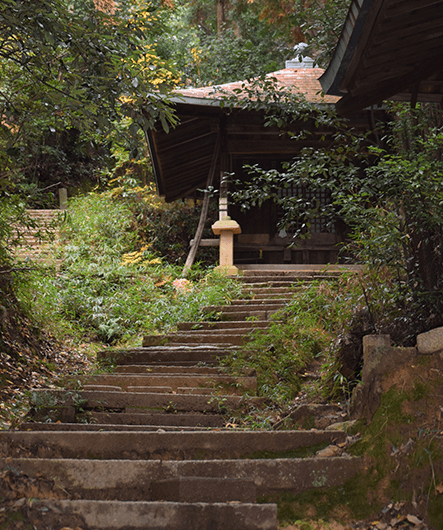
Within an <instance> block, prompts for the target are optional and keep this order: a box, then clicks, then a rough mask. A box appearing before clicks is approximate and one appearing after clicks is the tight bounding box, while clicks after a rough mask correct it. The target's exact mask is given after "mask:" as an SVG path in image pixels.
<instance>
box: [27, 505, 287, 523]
mask: <svg viewBox="0 0 443 530" xmlns="http://www.w3.org/2000/svg"><path fill="white" fill-rule="evenodd" d="M27 514H28V517H30V518H31V519H32V518H33V519H35V520H40V519H41V517H42V516H43V517H44V516H45V515H42V514H46V517H47V518H50V517H51V515H52V517H55V519H56V520H57V522H58V526H59V527H61V526H67V525H70V526H72V527H79V528H82V530H122V529H124V530H184V529H188V528H189V529H196V530H197V529H198V530H239V529H241V530H277V506H276V505H275V504H246V503H244V504H240V503H175V502H121V501H95V500H34V499H33V500H32V503H30V504H29V506H28V507H27Z"/></svg>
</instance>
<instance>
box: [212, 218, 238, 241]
mask: <svg viewBox="0 0 443 530" xmlns="http://www.w3.org/2000/svg"><path fill="white" fill-rule="evenodd" d="M211 228H212V231H213V232H214V234H215V235H216V236H219V235H220V234H221V233H222V232H225V231H226V232H232V233H233V234H241V228H240V225H239V224H238V223H237V221H234V220H233V219H231V218H230V217H229V216H226V217H223V219H220V220H219V221H216V222H215V223H214V224H213V225H212V227H211Z"/></svg>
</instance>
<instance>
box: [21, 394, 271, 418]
mask: <svg viewBox="0 0 443 530" xmlns="http://www.w3.org/2000/svg"><path fill="white" fill-rule="evenodd" d="M248 402H249V403H251V405H254V406H256V407H261V406H262V405H263V404H264V399H263V398H258V397H249V398H248ZM243 403H244V398H243V397H240V396H233V395H219V396H213V397H210V396H199V395H194V394H160V393H143V392H106V391H103V392H102V391H94V390H83V391H75V392H74V391H65V390H46V389H38V390H33V391H32V393H31V404H32V406H33V407H35V409H36V410H37V411H39V410H41V411H42V414H44V413H46V411H49V410H57V408H62V407H68V408H72V409H74V408H75V407H77V409H78V408H81V409H96V410H102V411H106V409H109V410H110V411H115V410H121V411H122V410H125V411H128V409H129V410H130V411H131V412H141V411H143V410H145V411H146V412H150V409H153V410H157V411H163V412H179V411H180V412H220V411H224V410H233V409H236V408H237V407H239V406H240V405H241V404H243Z"/></svg>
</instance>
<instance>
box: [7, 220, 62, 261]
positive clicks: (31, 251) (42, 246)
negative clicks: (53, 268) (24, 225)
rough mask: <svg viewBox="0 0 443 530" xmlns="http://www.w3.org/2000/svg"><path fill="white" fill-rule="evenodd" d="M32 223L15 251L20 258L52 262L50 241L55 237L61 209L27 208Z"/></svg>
mask: <svg viewBox="0 0 443 530" xmlns="http://www.w3.org/2000/svg"><path fill="white" fill-rule="evenodd" d="M27 214H28V216H29V218H30V219H31V221H32V222H33V224H34V225H35V226H34V227H33V228H28V229H26V230H25V231H24V234H23V237H22V239H23V243H22V244H21V246H20V247H18V248H17V250H16V252H15V256H16V258H18V259H20V260H26V259H30V260H32V261H38V262H52V261H53V256H52V253H51V247H50V242H51V241H52V240H54V239H55V238H57V232H58V224H59V220H60V219H62V217H63V215H64V211H63V210H27Z"/></svg>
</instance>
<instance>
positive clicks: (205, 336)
mask: <svg viewBox="0 0 443 530" xmlns="http://www.w3.org/2000/svg"><path fill="white" fill-rule="evenodd" d="M251 331H252V330H251V329H250V328H246V329H242V328H237V329H233V330H229V332H228V331H225V330H216V329H215V330H208V331H204V330H203V331H195V332H194V331H187V332H185V331H181V332H176V333H168V334H167V335H147V336H145V337H143V346H144V347H148V346H155V345H158V344H162V343H167V344H171V345H172V344H175V345H178V344H181V345H183V346H185V345H187V344H194V345H198V344H216V345H230V346H241V345H243V344H244V343H245V342H246V341H247V340H248V335H249V333H251Z"/></svg>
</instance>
